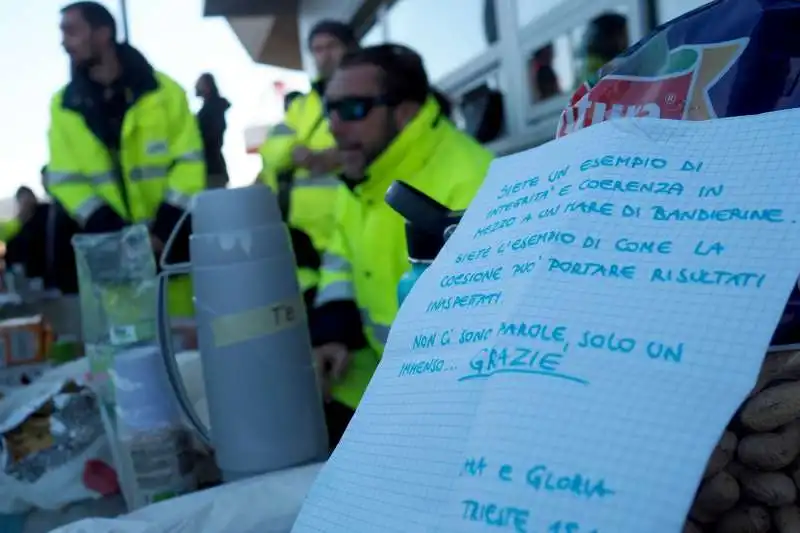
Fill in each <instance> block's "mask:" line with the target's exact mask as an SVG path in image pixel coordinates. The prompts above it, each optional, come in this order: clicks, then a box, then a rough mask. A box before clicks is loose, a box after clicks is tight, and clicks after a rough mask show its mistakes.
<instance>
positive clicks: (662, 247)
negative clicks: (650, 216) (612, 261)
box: [614, 237, 672, 255]
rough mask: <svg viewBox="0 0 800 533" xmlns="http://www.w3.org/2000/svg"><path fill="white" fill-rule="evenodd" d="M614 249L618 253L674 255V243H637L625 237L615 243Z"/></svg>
mask: <svg viewBox="0 0 800 533" xmlns="http://www.w3.org/2000/svg"><path fill="white" fill-rule="evenodd" d="M614 249H615V250H616V251H618V252H628V253H640V254H662V255H666V254H671V253H672V241H636V240H633V239H628V238H625V237H623V238H622V239H619V240H618V241H617V242H615V243H614Z"/></svg>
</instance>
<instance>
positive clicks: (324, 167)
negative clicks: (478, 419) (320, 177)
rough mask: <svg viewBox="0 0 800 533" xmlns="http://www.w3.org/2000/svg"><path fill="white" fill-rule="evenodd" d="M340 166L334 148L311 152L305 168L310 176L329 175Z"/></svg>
mask: <svg viewBox="0 0 800 533" xmlns="http://www.w3.org/2000/svg"><path fill="white" fill-rule="evenodd" d="M340 166H341V163H340V161H339V151H338V150H337V149H336V148H331V149H329V150H322V151H319V152H312V154H311V157H310V158H309V159H308V162H307V163H306V167H307V168H308V170H310V171H311V173H312V174H329V173H331V172H334V171H335V170H336V169H337V168H339V167H340Z"/></svg>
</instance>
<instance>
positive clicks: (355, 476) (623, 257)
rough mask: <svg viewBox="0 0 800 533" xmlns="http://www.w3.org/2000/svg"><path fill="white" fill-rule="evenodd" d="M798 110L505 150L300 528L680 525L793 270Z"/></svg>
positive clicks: (656, 529)
mask: <svg viewBox="0 0 800 533" xmlns="http://www.w3.org/2000/svg"><path fill="white" fill-rule="evenodd" d="M798 145H800V112H798V111H796V110H792V111H783V112H779V113H774V114H769V115H762V116H758V117H749V118H736V119H726V120H716V121H710V122H677V121H657V120H650V119H643V120H627V119H626V120H616V121H610V122H605V123H603V124H600V125H596V126H593V127H592V128H589V129H587V130H584V131H581V132H578V133H576V134H574V135H572V136H569V137H567V138H565V139H561V140H559V141H556V142H552V143H549V144H547V145H545V146H543V147H540V148H537V149H534V150H530V151H528V152H525V153H522V154H518V155H513V156H510V157H506V158H503V159H500V160H498V161H496V162H495V164H494V165H493V166H492V168H491V170H490V172H489V175H488V177H487V179H486V182H485V185H484V187H483V188H482V189H481V191H480V193H479V195H478V196H477V198H476V199H475V201H474V202H473V204H472V206H471V207H470V209H469V211H468V212H467V214H466V215H465V218H464V220H463V221H462V223H461V224H460V226H459V228H458V230H457V231H456V233H455V234H454V236H453V237H451V239H450V241H449V242H448V244H447V246H446V248H445V250H444V251H443V253H442V254H441V255H440V257H439V258H438V259H437V261H436V262H435V264H434V265H433V266H432V267H431V268H430V269H429V270H428V271H427V272H426V273H425V275H424V276H423V277H422V279H421V280H420V281H419V282H418V285H417V286H416V288H415V289H414V291H413V292H412V294H411V295H410V296H409V298H408V299H407V301H406V303H405V304H404V306H403V308H402V310H401V312H400V315H399V317H398V320H397V321H396V323H395V325H394V327H393V328H392V331H391V335H390V338H389V344H388V347H387V350H386V353H385V355H384V358H383V361H382V363H381V365H380V367H379V368H378V370H377V373H376V375H375V377H374V378H373V380H372V382H371V384H370V386H369V389H368V390H367V392H366V395H365V396H364V399H363V400H362V403H361V406H360V408H359V410H358V412H357V414H356V416H355V418H354V420H353V422H352V423H351V425H350V427H349V428H348V431H347V434H346V436H345V438H344V441H343V442H342V443H341V445H340V446H339V448H338V449H337V450H336V452H335V454H334V456H333V457H332V459H331V460H330V461H329V463H328V465H327V466H326V467H325V468H324V470H323V472H322V474H321V475H320V476H319V478H318V479H317V482H316V483H315V485H314V486H313V488H312V490H311V492H310V494H309V497H308V500H307V503H306V504H305V506H304V508H303V510H302V512H301V515H300V517H299V518H298V521H297V522H296V524H295V527H294V529H293V531H294V532H295V533H310V532H320V531H324V532H326V533H339V532H341V533H377V532H381V533H388V532H402V533H414V532H426V533H432V532H448V533H452V532H476V533H477V532H489V531H509V532H520V533H521V532H525V533H641V532H647V533H679V532H680V531H681V527H682V524H683V522H684V518H685V516H686V513H687V511H688V509H689V506H690V504H691V501H692V498H693V495H694V491H695V489H696V487H697V485H698V482H699V480H700V477H701V474H702V471H703V469H704V466H705V463H706V460H707V458H708V456H709V454H710V452H711V450H712V449H713V446H714V444H715V442H716V441H717V439H718V438H719V436H720V434H721V432H722V430H723V428H724V427H725V425H726V424H727V422H728V420H729V419H730V417H731V416H732V414H733V413H734V411H735V410H736V409H737V407H738V406H739V405H740V403H741V401H742V400H743V398H744V397H745V395H746V394H747V392H748V391H749V389H750V388H751V387H752V385H753V384H754V382H755V378H756V374H757V371H758V369H759V366H760V364H761V362H762V359H763V356H764V353H765V351H766V349H767V346H768V342H769V339H770V335H771V334H772V332H773V330H774V328H775V326H776V324H777V321H778V319H779V317H780V314H781V311H782V309H783V307H784V304H785V303H786V300H787V297H788V295H789V292H790V290H791V288H792V285H793V284H794V282H795V280H796V279H797V273H798V271H800V231H798V229H799V228H800V225H795V221H800V195H798V193H797V188H798V183H800V152H798V150H797V146H798Z"/></svg>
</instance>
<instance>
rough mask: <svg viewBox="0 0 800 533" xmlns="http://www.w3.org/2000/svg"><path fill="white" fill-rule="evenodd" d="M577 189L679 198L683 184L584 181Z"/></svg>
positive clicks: (610, 180)
mask: <svg viewBox="0 0 800 533" xmlns="http://www.w3.org/2000/svg"><path fill="white" fill-rule="evenodd" d="M578 189H580V190H582V191H584V190H590V191H591V190H599V191H610V192H623V193H639V194H661V195H667V196H681V195H682V194H683V191H684V187H683V184H682V183H679V182H677V181H635V180H631V181H626V180H614V179H602V180H594V179H588V180H584V181H582V182H581V184H580V185H578Z"/></svg>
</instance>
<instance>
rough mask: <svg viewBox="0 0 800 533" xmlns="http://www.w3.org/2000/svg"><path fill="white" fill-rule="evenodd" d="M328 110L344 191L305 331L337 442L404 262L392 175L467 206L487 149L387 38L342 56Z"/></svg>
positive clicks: (366, 375)
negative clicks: (448, 114)
mask: <svg viewBox="0 0 800 533" xmlns="http://www.w3.org/2000/svg"><path fill="white" fill-rule="evenodd" d="M325 98H326V104H325V108H326V112H327V115H328V117H329V120H330V127H331V131H332V132H333V135H334V137H335V138H336V143H337V146H338V147H339V150H340V152H341V161H342V166H341V168H342V171H343V178H344V179H345V180H346V182H347V184H348V185H349V187H350V188H351V189H352V192H351V191H350V190H346V189H345V190H341V191H340V193H339V197H338V203H337V211H336V222H335V224H334V225H333V226H334V227H335V228H336V231H335V233H334V235H333V237H332V239H331V242H330V244H329V247H328V248H327V249H326V254H325V256H324V259H323V265H322V276H321V281H320V285H319V292H318V294H317V298H316V305H315V307H314V309H313V311H312V313H311V333H312V341H313V344H314V346H315V357H316V364H317V368H318V369H319V370H320V372H321V374H322V376H321V377H322V379H321V382H322V383H323V386H324V387H325V390H324V393H325V395H326V397H327V399H328V402H327V403H326V415H327V422H328V428H329V432H330V440H331V444H332V446H335V445H336V443H337V442H338V440H339V439H340V438H341V436H342V433H343V432H344V429H345V428H346V427H347V424H348V422H349V420H350V417H351V416H352V414H353V412H354V410H355V408H356V406H357V405H358V403H359V401H360V400H361V395H362V394H363V392H364V390H365V388H366V386H367V384H368V383H369V380H370V379H371V378H372V374H373V372H374V371H375V368H376V367H377V364H378V361H379V360H380V357H381V354H382V352H383V347H384V345H385V343H386V339H387V336H388V332H389V328H390V326H391V324H392V321H393V320H394V318H395V315H396V313H397V310H398V298H397V284H398V282H399V281H400V277H401V276H402V274H403V273H404V272H405V271H406V270H407V268H408V263H407V247H406V238H405V233H404V224H403V220H402V218H401V217H400V216H399V215H398V214H397V213H396V212H394V211H393V210H392V209H391V208H390V207H389V206H388V205H387V204H386V203H385V202H384V197H385V195H386V192H387V190H388V188H389V186H390V185H391V184H392V182H394V181H395V180H400V181H404V182H406V183H408V184H409V185H411V186H412V187H414V188H416V189H418V190H419V191H421V192H422V193H424V194H426V195H428V196H430V197H431V198H433V199H434V200H436V201H437V202H439V203H440V204H443V205H445V206H447V207H448V208H450V209H455V210H459V209H465V208H466V207H467V206H468V205H469V203H470V201H471V200H472V198H473V196H474V195H475V193H476V192H477V190H478V188H479V187H480V185H481V183H482V182H483V178H484V176H485V174H486V172H487V170H488V168H489V163H490V162H491V160H492V155H491V153H490V152H489V151H488V150H486V149H484V148H483V147H482V146H480V145H479V144H478V143H477V142H476V141H475V140H473V139H472V138H471V137H469V136H468V135H466V134H464V133H462V132H460V131H458V130H457V129H456V127H455V126H454V125H453V123H452V122H451V121H449V120H446V119H445V118H444V116H443V113H442V109H441V107H440V105H439V103H438V101H437V98H436V97H435V96H434V94H433V93H432V90H431V87H430V85H429V83H428V77H427V74H426V72H425V68H424V66H423V63H422V59H421V58H420V57H419V55H417V54H416V53H415V52H413V51H412V50H410V49H408V48H406V47H404V46H399V45H393V44H386V45H380V46H374V47H369V48H364V49H363V50H360V51H357V52H353V53H351V54H350V55H348V56H346V57H345V58H344V59H343V60H342V63H341V65H340V66H339V69H338V70H337V71H336V73H335V74H334V75H333V77H332V79H331V80H330V82H329V84H328V89H327V92H326V97H325Z"/></svg>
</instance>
